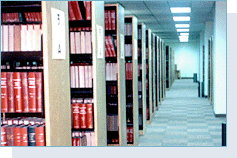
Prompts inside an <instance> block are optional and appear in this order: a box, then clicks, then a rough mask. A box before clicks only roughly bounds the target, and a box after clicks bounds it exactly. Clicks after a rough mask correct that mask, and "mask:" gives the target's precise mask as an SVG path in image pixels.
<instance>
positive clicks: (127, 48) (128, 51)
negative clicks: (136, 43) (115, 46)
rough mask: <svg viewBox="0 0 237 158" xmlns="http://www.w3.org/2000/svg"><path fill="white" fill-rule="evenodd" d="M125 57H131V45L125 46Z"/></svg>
mask: <svg viewBox="0 0 237 158" xmlns="http://www.w3.org/2000/svg"><path fill="white" fill-rule="evenodd" d="M124 49H125V57H132V44H125V45H124Z"/></svg>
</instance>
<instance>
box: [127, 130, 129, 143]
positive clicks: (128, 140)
mask: <svg viewBox="0 0 237 158" xmlns="http://www.w3.org/2000/svg"><path fill="white" fill-rule="evenodd" d="M127 142H129V127H127Z"/></svg>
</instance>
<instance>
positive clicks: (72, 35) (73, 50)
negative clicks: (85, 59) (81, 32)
mask: <svg viewBox="0 0 237 158" xmlns="http://www.w3.org/2000/svg"><path fill="white" fill-rule="evenodd" d="M70 52H71V54H75V53H76V46H75V33H74V32H70Z"/></svg>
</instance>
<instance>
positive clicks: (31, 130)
mask: <svg viewBox="0 0 237 158" xmlns="http://www.w3.org/2000/svg"><path fill="white" fill-rule="evenodd" d="M27 130H28V146H36V143H35V126H29V127H28V129H27Z"/></svg>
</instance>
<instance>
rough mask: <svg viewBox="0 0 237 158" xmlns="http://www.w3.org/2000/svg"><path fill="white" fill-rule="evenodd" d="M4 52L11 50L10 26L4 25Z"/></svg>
mask: <svg viewBox="0 0 237 158" xmlns="http://www.w3.org/2000/svg"><path fill="white" fill-rule="evenodd" d="M2 29H3V51H6V52H7V51H8V50H9V39H8V38H9V36H8V35H9V28H8V25H3V26H2Z"/></svg>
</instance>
